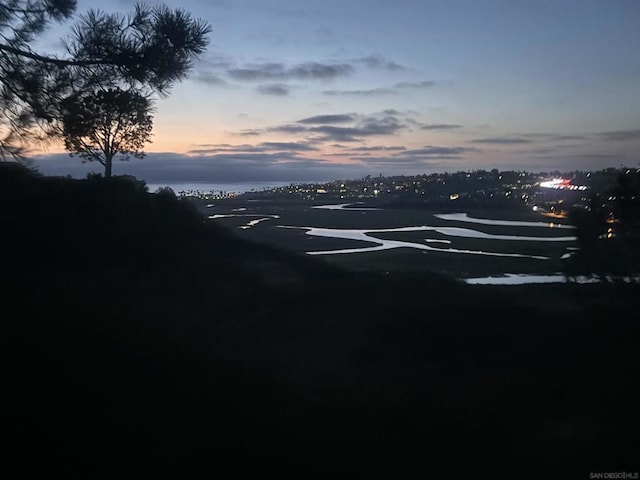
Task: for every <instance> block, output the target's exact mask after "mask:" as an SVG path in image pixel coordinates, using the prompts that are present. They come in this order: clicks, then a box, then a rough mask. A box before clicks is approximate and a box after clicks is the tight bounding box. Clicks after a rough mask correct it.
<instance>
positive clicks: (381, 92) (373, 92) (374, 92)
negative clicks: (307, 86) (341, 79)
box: [322, 87, 398, 97]
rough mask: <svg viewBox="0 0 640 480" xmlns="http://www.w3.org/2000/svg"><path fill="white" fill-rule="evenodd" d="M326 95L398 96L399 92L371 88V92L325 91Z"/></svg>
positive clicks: (389, 89)
mask: <svg viewBox="0 0 640 480" xmlns="http://www.w3.org/2000/svg"><path fill="white" fill-rule="evenodd" d="M322 93H323V94H324V95H332V96H337V95H354V96H362V97H373V96H379V95H396V94H397V93H398V92H397V91H396V90H393V89H391V88H383V87H381V88H371V89H369V90H325V91H324V92H322Z"/></svg>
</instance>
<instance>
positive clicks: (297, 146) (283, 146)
mask: <svg viewBox="0 0 640 480" xmlns="http://www.w3.org/2000/svg"><path fill="white" fill-rule="evenodd" d="M259 146H260V147H262V148H266V149H273V150H290V151H297V152H309V151H312V150H318V149H317V148H316V147H313V146H311V145H309V144H307V143H304V142H262V143H261V144H260V145H259Z"/></svg>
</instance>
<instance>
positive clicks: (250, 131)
mask: <svg viewBox="0 0 640 480" xmlns="http://www.w3.org/2000/svg"><path fill="white" fill-rule="evenodd" d="M263 133H264V132H263V131H262V130H259V129H255V128H247V129H245V130H240V131H239V132H236V133H234V135H237V136H239V137H257V136H258V135H262V134H263Z"/></svg>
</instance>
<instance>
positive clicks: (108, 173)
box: [104, 157, 113, 178]
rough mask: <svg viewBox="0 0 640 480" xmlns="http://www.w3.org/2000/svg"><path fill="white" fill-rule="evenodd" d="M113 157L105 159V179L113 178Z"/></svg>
mask: <svg viewBox="0 0 640 480" xmlns="http://www.w3.org/2000/svg"><path fill="white" fill-rule="evenodd" d="M112 160H113V157H107V158H105V162H104V178H111V164H112Z"/></svg>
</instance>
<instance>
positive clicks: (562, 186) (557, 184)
mask: <svg viewBox="0 0 640 480" xmlns="http://www.w3.org/2000/svg"><path fill="white" fill-rule="evenodd" d="M540 186H541V187H542V188H555V189H557V190H586V189H587V187H585V186H584V185H572V184H571V180H568V179H566V178H554V179H552V180H547V181H544V182H540Z"/></svg>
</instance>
